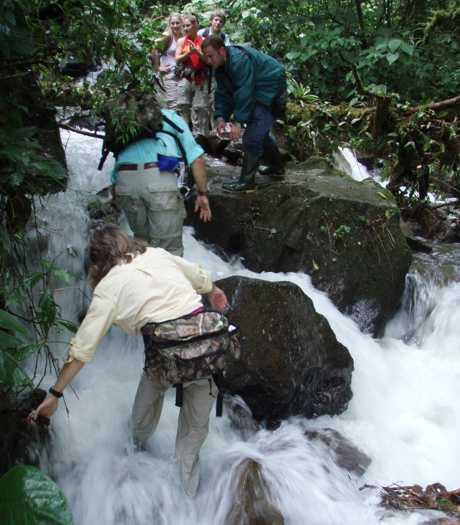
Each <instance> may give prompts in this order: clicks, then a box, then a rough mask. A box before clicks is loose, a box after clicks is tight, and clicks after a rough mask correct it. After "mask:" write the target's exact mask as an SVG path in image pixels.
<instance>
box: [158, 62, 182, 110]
mask: <svg viewBox="0 0 460 525" xmlns="http://www.w3.org/2000/svg"><path fill="white" fill-rule="evenodd" d="M161 81H162V83H163V87H164V91H163V90H161V89H158V90H157V98H158V101H159V103H160V106H161V107H162V108H166V109H173V110H176V109H177V97H178V90H179V81H178V80H177V79H176V75H175V73H174V71H168V72H167V73H164V74H162V75H161Z"/></svg>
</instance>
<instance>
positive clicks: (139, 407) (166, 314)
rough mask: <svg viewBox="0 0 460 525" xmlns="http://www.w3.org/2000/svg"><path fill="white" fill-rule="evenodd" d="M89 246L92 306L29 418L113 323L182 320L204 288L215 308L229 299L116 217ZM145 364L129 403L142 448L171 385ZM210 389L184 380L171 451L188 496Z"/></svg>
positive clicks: (198, 305)
mask: <svg viewBox="0 0 460 525" xmlns="http://www.w3.org/2000/svg"><path fill="white" fill-rule="evenodd" d="M88 253H89V261H90V268H89V275H90V279H91V281H92V284H93V285H94V286H95V287H94V294H93V298H92V301H91V304H90V307H89V309H88V312H87V314H86V316H85V318H84V320H83V322H82V324H81V326H80V327H79V329H78V331H77V333H76V335H75V336H74V337H73V339H72V340H71V342H70V347H69V352H68V358H67V361H66V362H65V364H64V366H63V368H62V369H61V371H60V373H59V376H58V378H57V381H56V383H55V384H54V385H53V386H52V387H51V388H50V389H49V392H50V393H49V395H48V396H47V398H46V399H45V400H44V401H43V402H42V403H41V404H40V405H39V406H38V408H37V409H35V410H33V411H32V412H31V413H30V415H29V418H30V419H31V420H36V419H37V417H38V416H45V417H51V416H52V415H53V414H54V412H55V411H56V409H57V407H58V403H59V399H60V398H61V397H62V394H63V392H64V389H65V388H66V387H67V385H68V384H69V383H70V382H71V381H72V379H73V378H74V377H75V376H76V375H77V374H78V373H79V372H80V370H81V369H82V368H83V366H85V364H86V363H88V362H90V361H91V360H92V359H93V357H94V354H95V352H96V349H97V345H98V343H99V342H100V340H101V339H102V337H103V336H104V335H105V334H106V333H107V331H108V330H109V328H110V327H111V326H112V325H117V326H118V327H120V328H121V329H122V330H124V331H125V332H127V333H128V334H132V335H136V334H141V333H142V328H143V327H145V326H146V325H147V324H149V323H161V322H163V321H166V320H180V319H181V318H182V317H184V316H189V315H190V314H191V315H195V313H196V312H200V311H202V310H203V302H202V295H206V296H207V299H208V301H209V303H210V305H211V307H212V308H213V309H214V310H218V311H221V312H222V311H224V310H225V309H226V307H227V306H228V302H227V297H226V296H225V293H224V292H223V291H222V290H221V289H220V288H218V287H217V286H215V285H214V284H213V283H212V281H211V278H210V275H209V273H208V272H207V271H205V270H203V269H202V268H201V267H200V266H199V265H197V264H193V263H190V262H188V261H186V260H185V259H183V258H181V257H177V256H175V255H172V254H170V253H169V252H167V251H165V250H163V249H162V248H151V247H148V246H147V244H146V243H145V242H143V241H140V240H137V239H132V238H131V237H129V236H128V235H126V234H125V233H124V232H122V231H121V230H120V228H119V227H118V226H116V225H114V224H106V225H104V226H102V227H99V228H96V229H95V230H94V231H93V233H92V235H91V239H90V242H89V250H88ZM146 348H147V347H146ZM147 368H148V367H146V369H145V370H144V373H143V374H142V377H141V381H140V384H139V387H138V390H137V393H136V397H135V401H134V406H133V411H132V427H133V434H134V440H135V443H136V444H137V445H138V446H139V447H141V448H142V447H144V446H145V443H146V441H147V440H148V438H149V437H150V436H151V434H152V433H153V432H154V431H155V429H156V427H157V424H158V421H159V418H160V415H161V410H162V406H163V398H164V393H165V391H166V390H167V388H168V387H170V386H172V385H170V384H166V383H165V382H164V380H163V379H161V378H160V377H158V378H156V376H155V374H152V373H151V372H152V371H151V370H148V369H147ZM149 372H150V373H149ZM210 394H211V395H210ZM216 395H217V387H216V386H215V384H214V382H213V381H212V380H209V379H201V380H196V381H191V382H189V383H185V384H184V385H183V405H182V407H181V410H180V413H179V424H178V431H177V438H176V458H177V461H178V464H179V470H180V477H181V481H182V485H183V487H184V491H185V492H186V494H188V495H189V496H192V497H193V496H194V495H195V494H196V492H197V490H198V486H199V452H200V449H201V446H202V445H203V443H204V441H205V439H206V437H207V435H208V427H209V414H210V411H211V408H212V405H213V403H214V399H215V397H216Z"/></svg>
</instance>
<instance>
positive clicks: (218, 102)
mask: <svg viewBox="0 0 460 525" xmlns="http://www.w3.org/2000/svg"><path fill="white" fill-rule="evenodd" d="M226 49H227V59H226V61H225V63H224V64H223V65H222V66H221V67H219V68H217V69H216V71H215V76H216V81H217V89H216V94H215V112H214V117H215V118H216V119H217V118H223V119H224V120H225V121H228V120H229V119H230V117H231V115H232V114H233V115H234V117H235V120H236V121H237V122H240V123H241V124H244V123H247V122H249V120H250V119H251V114H252V112H253V110H254V106H255V105H256V103H259V104H263V105H265V106H269V107H270V106H271V105H272V103H273V100H274V98H275V97H276V95H278V94H279V93H281V92H282V91H283V90H285V89H286V74H285V71H284V67H283V65H282V64H280V63H279V62H278V61H277V60H275V59H274V58H273V57H271V56H269V55H266V54H265V53H262V52H261V51H257V50H256V49H253V48H251V47H244V50H243V49H240V48H239V46H228V47H227V48H226Z"/></svg>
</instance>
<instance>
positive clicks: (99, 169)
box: [97, 140, 110, 171]
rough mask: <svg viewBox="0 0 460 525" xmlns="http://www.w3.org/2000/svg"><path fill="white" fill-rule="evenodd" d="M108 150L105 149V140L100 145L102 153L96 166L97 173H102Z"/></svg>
mask: <svg viewBox="0 0 460 525" xmlns="http://www.w3.org/2000/svg"><path fill="white" fill-rule="evenodd" d="M109 153H110V151H109V148H108V147H107V145H106V143H105V140H104V142H103V143H102V153H101V158H100V160H99V164H98V166H97V169H98V171H102V168H103V166H104V162H105V161H106V159H107V157H108V156H109Z"/></svg>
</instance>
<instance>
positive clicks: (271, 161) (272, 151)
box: [259, 136, 284, 180]
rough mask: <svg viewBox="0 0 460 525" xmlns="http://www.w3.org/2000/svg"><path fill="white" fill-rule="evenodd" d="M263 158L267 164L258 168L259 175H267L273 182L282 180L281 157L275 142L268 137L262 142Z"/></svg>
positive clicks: (282, 167)
mask: <svg viewBox="0 0 460 525" xmlns="http://www.w3.org/2000/svg"><path fill="white" fill-rule="evenodd" d="M263 158H264V160H265V161H266V162H267V164H266V165H264V166H261V167H260V168H259V173H260V174H262V175H268V176H269V177H270V178H271V179H273V180H283V179H284V164H283V156H282V155H281V152H280V150H279V149H278V146H277V144H276V142H275V141H274V140H273V138H272V137H271V136H268V137H267V138H266V139H265V141H264V156H263Z"/></svg>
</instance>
